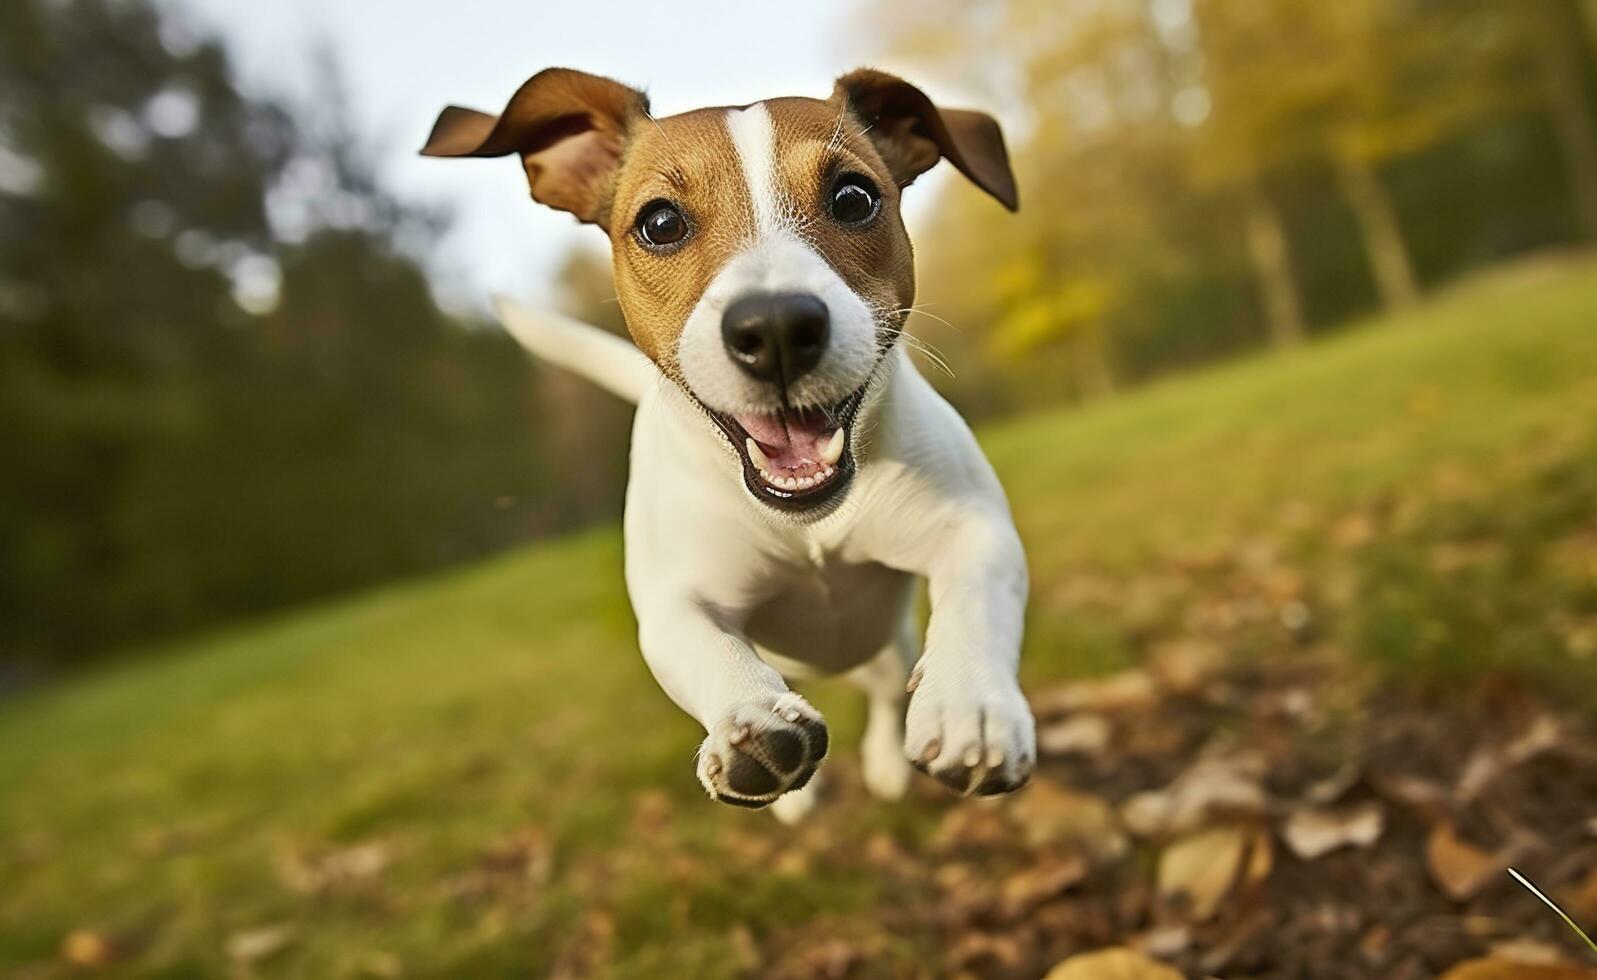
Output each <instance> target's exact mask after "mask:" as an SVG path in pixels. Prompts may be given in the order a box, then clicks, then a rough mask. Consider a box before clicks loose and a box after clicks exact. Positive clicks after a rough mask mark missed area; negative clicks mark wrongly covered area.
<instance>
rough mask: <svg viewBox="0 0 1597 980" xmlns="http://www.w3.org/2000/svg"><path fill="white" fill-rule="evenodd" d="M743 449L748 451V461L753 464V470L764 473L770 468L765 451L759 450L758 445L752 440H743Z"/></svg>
mask: <svg viewBox="0 0 1597 980" xmlns="http://www.w3.org/2000/svg"><path fill="white" fill-rule="evenodd" d="M743 448H744V449H747V450H748V451H749V461H750V462H752V463H753V464H754V468H755V469H757V470H760V471H761V472H764V471H765V470H768V469H770V468H771V461H770V460H769V459H768V458H766V455H765V451H764V450H762V449H761V448H760V444H759V443H757V442H755V441H754V439H753V438H749V439H745V440H744V441H743Z"/></svg>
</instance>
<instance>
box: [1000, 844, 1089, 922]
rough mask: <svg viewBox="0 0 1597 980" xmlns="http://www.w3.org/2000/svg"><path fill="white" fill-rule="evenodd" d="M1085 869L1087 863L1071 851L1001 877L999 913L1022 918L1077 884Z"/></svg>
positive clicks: (1085, 874) (1007, 916) (1010, 918)
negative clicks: (1061, 857)
mask: <svg viewBox="0 0 1597 980" xmlns="http://www.w3.org/2000/svg"><path fill="white" fill-rule="evenodd" d="M1087 870H1088V869H1087V862H1086V861H1085V860H1084V859H1083V858H1081V857H1080V856H1079V855H1075V854H1072V855H1070V856H1068V857H1065V858H1063V859H1060V860H1056V861H1050V862H1049V863H1047V864H1044V865H1042V866H1040V867H1036V868H1031V869H1028V870H1026V871H1022V872H1020V873H1019V874H1015V875H1011V876H1010V877H1008V878H1006V879H1004V884H1003V887H1002V888H1001V890H1000V914H1001V915H1002V916H1003V917H1004V918H1005V919H1006V920H1015V919H1020V918H1023V917H1024V916H1026V915H1027V914H1028V913H1030V912H1031V911H1032V910H1033V909H1035V908H1036V907H1037V906H1039V905H1041V904H1043V903H1044V902H1047V901H1049V900H1050V899H1053V898H1057V897H1059V896H1060V895H1063V894H1064V893H1065V892H1067V891H1069V890H1070V889H1072V888H1074V887H1075V886H1076V885H1079V884H1081V881H1082V879H1084V878H1086V877H1087Z"/></svg>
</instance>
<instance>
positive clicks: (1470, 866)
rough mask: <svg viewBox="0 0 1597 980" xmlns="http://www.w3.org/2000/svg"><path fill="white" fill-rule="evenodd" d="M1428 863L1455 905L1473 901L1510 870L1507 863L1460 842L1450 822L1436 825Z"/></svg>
mask: <svg viewBox="0 0 1597 980" xmlns="http://www.w3.org/2000/svg"><path fill="white" fill-rule="evenodd" d="M1425 864H1426V866H1427V867H1428V868H1430V871H1431V877H1432V879H1434V880H1435V881H1436V884H1437V885H1438V886H1439V887H1440V888H1441V889H1442V891H1443V893H1444V894H1446V895H1447V897H1448V898H1451V899H1452V900H1453V901H1455V902H1466V901H1469V900H1470V899H1471V898H1474V897H1475V896H1476V895H1478V894H1480V892H1481V889H1483V888H1485V887H1486V885H1487V884H1489V883H1490V882H1491V881H1492V879H1494V878H1496V877H1497V876H1498V875H1500V874H1502V873H1503V872H1505V871H1506V870H1507V869H1508V861H1507V860H1505V859H1504V858H1502V857H1500V856H1498V855H1493V854H1488V853H1486V852H1485V851H1483V850H1481V849H1480V848H1478V847H1476V846H1475V845H1473V844H1470V843H1469V842H1467V841H1465V840H1463V839H1461V838H1460V837H1459V836H1458V834H1457V832H1455V831H1454V830H1453V827H1452V825H1451V824H1447V823H1439V824H1437V825H1436V826H1435V827H1434V828H1433V829H1432V830H1431V835H1430V837H1429V838H1427V839H1426V841H1425Z"/></svg>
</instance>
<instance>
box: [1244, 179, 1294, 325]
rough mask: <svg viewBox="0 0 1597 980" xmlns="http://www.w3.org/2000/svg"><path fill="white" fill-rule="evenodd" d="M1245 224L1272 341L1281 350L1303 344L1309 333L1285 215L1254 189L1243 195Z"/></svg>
mask: <svg viewBox="0 0 1597 980" xmlns="http://www.w3.org/2000/svg"><path fill="white" fill-rule="evenodd" d="M1243 211H1244V215H1243V217H1244V220H1245V221H1246V224H1247V238H1248V258H1249V259H1251V260H1252V262H1253V273H1254V276H1255V277H1256V278H1257V280H1258V284H1259V300H1260V303H1261V304H1262V305H1263V307H1264V319H1265V324H1266V326H1268V327H1269V329H1270V341H1271V343H1273V344H1275V345H1276V346H1277V347H1289V346H1292V345H1295V344H1301V343H1303V340H1304V338H1305V337H1307V336H1308V330H1307V328H1305V327H1304V325H1303V302H1302V300H1300V299H1299V298H1298V284H1297V277H1296V276H1295V274H1294V273H1293V271H1292V250H1291V247H1290V245H1289V243H1288V242H1287V237H1286V227H1285V225H1284V224H1282V222H1281V212H1280V211H1278V210H1277V209H1276V206H1275V203H1274V202H1272V201H1271V200H1270V198H1269V197H1268V196H1267V195H1266V194H1265V193H1264V190H1263V188H1260V187H1258V186H1250V187H1248V188H1247V189H1246V191H1245V192H1244V193H1243Z"/></svg>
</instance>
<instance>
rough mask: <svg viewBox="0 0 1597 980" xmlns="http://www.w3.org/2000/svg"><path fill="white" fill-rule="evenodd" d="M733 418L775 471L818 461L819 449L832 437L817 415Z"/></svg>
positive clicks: (803, 413)
mask: <svg viewBox="0 0 1597 980" xmlns="http://www.w3.org/2000/svg"><path fill="white" fill-rule="evenodd" d="M736 418H737V423H738V424H739V425H741V426H743V431H745V432H747V433H748V434H749V435H750V436H751V437H753V439H754V441H755V442H757V443H759V444H760V448H761V449H763V450H765V455H766V456H767V457H768V458H769V459H770V461H771V465H772V466H773V467H775V468H777V469H798V468H800V467H803V466H804V465H805V464H806V463H816V462H819V461H820V458H821V450H822V449H823V448H824V447H825V446H826V442H827V440H828V439H830V438H831V437H832V428H831V426H830V425H829V423H828V422H827V421H826V418H825V416H823V415H821V414H820V413H819V412H788V413H786V414H784V415H739V416H737V417H736Z"/></svg>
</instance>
